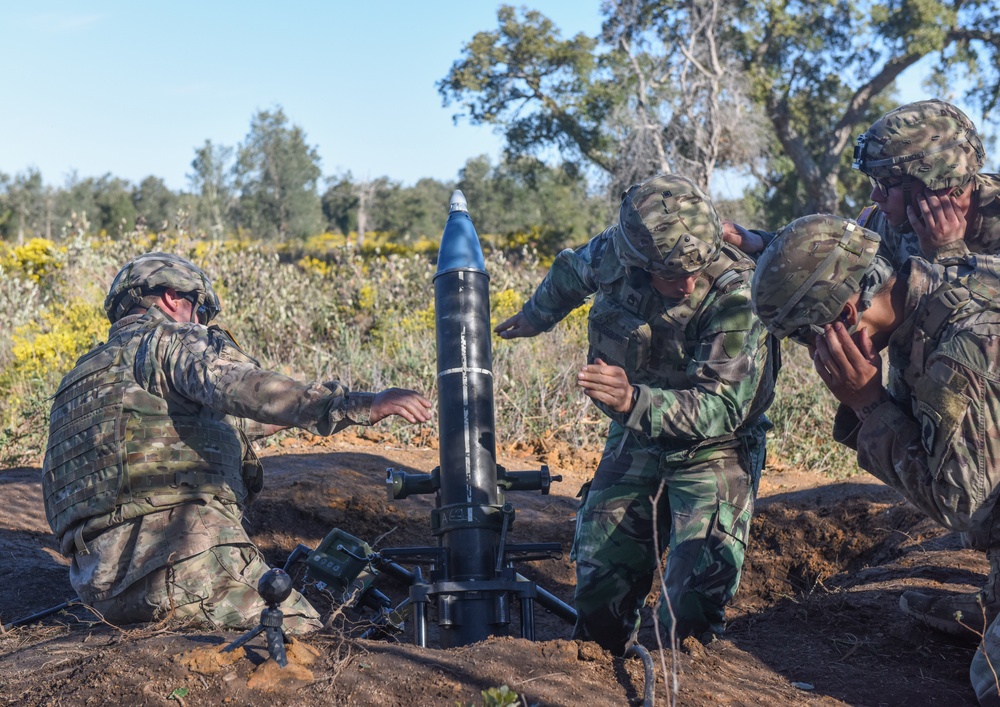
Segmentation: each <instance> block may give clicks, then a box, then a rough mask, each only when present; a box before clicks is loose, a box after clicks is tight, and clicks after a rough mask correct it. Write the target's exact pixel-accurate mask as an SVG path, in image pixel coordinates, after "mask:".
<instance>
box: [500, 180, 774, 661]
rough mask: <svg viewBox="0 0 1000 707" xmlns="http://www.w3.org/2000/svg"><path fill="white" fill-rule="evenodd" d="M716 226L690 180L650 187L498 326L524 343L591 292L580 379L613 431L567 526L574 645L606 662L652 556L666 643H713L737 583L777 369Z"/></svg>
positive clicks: (640, 593) (745, 279)
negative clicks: (593, 647)
mask: <svg viewBox="0 0 1000 707" xmlns="http://www.w3.org/2000/svg"><path fill="white" fill-rule="evenodd" d="M720 230H721V225H720V222H719V218H718V216H717V214H716V212H715V208H714V207H713V206H712V204H711V202H710V201H709V200H708V198H707V197H706V196H705V195H704V194H703V193H702V192H701V190H700V189H698V187H696V186H695V185H694V184H693V183H692V182H691V181H690V180H688V179H686V178H684V177H679V176H676V175H669V174H667V175H659V176H657V177H654V178H652V179H649V180H647V181H646V182H644V183H642V184H640V185H637V186H634V187H632V188H631V189H630V190H629V191H628V192H627V193H626V194H625V195H624V197H623V199H622V203H621V209H620V213H619V220H618V222H617V223H616V224H614V225H613V226H611V227H610V228H608V229H607V230H606V231H604V232H603V233H601V234H600V235H598V236H596V237H594V238H593V239H592V240H591V241H590V242H589V243H587V244H586V245H584V246H582V247H580V248H578V249H576V250H564V251H563V252H562V253H560V254H559V255H558V256H557V257H556V260H555V262H554V263H553V265H552V268H551V270H550V271H549V273H548V275H547V276H546V277H545V280H544V281H543V282H542V283H541V285H539V287H538V289H537V290H536V291H535V293H534V295H533V296H532V298H531V300H530V301H529V302H528V303H527V304H525V306H524V308H523V309H522V311H521V312H519V313H518V314H516V315H515V316H514V317H511V318H510V319H508V320H507V321H505V322H503V323H501V324H500V325H499V326H498V327H497V329H496V331H497V332H498V333H499V334H500V336H502V337H503V338H516V337H521V336H534V335H536V334H538V333H540V332H543V331H548V330H550V329H551V328H552V327H554V326H555V325H556V324H557V323H558V322H559V321H560V320H561V319H563V318H564V317H565V316H566V315H567V314H569V312H570V311H571V310H573V309H574V308H576V307H579V306H580V305H582V304H583V303H584V301H585V300H586V299H587V298H588V297H590V296H592V295H593V296H594V300H593V305H592V307H591V310H590V319H589V336H590V351H589V354H588V364H587V365H586V366H584V367H583V368H582V369H581V372H580V374H579V376H578V380H579V384H580V386H581V387H582V388H583V389H584V392H585V393H586V394H587V395H588V396H590V397H591V398H592V399H593V400H594V402H595V403H596V404H597V406H598V407H599V408H600V409H601V410H602V411H603V412H604V413H605V414H606V415H608V417H610V418H611V427H610V431H609V433H608V439H607V443H606V445H605V449H604V456H603V458H602V459H601V462H600V464H599V465H598V468H597V471H596V473H595V475H594V478H593V480H592V481H591V482H590V483H589V484H588V485H587V486H589V490H588V489H587V486H585V488H584V492H583V496H584V498H583V502H582V504H581V507H580V510H579V513H578V517H577V532H576V538H575V542H574V559H575V560H576V563H577V588H576V595H575V605H576V609H577V612H578V615H579V619H578V621H577V625H576V629H575V636H576V637H578V638H584V639H589V640H595V641H597V642H598V643H600V644H601V645H603V646H604V647H605V648H608V649H609V650H611V651H613V652H615V653H617V654H622V653H623V652H624V651H625V649H626V646H627V643H628V641H629V640H630V639H631V638H632V637H633V635H634V633H635V631H636V629H637V627H638V622H639V609H640V607H641V606H642V605H643V603H644V601H645V598H646V596H647V595H648V593H649V590H650V587H651V584H652V581H653V579H654V576H655V572H656V568H657V564H658V562H659V560H660V558H661V557H662V550H663V548H665V547H668V546H669V552H668V554H667V560H666V568H665V569H666V572H665V574H666V580H665V581H666V592H665V598H664V600H662V601H661V602H660V606H659V617H660V623H661V628H662V630H663V631H664V635H665V638H666V639H667V640H669V639H670V631H671V628H673V630H674V636H675V637H676V638H677V639H678V640H679V639H682V638H684V637H685V636H689V635H694V636H696V637H698V638H699V639H701V640H703V641H708V640H711V639H712V637H714V636H716V635H718V634H721V633H722V632H723V630H724V628H725V606H726V604H727V602H729V600H730V599H732V597H733V595H734V594H735V592H736V589H737V586H738V585H739V580H740V571H741V568H742V565H743V558H744V553H745V550H746V542H747V536H748V533H749V529H750V518H751V515H752V513H753V505H754V499H755V497H756V492H757V485H758V482H759V479H760V472H761V469H762V467H763V465H764V434H765V431H766V430H767V429H769V428H770V423H769V422H768V420H767V418H766V417H765V415H764V412H765V410H766V409H767V407H768V405H770V403H771V400H772V398H773V391H774V376H775V373H776V368H777V363H776V361H774V360H773V359H772V357H771V347H770V345H769V343H770V341H771V339H770V337H769V336H768V335H767V332H766V331H765V330H764V327H763V326H762V325H761V323H760V321H759V320H758V319H757V318H756V317H755V316H754V314H753V312H752V311H751V307H750V302H749V280H750V277H751V273H752V272H753V263H752V262H751V261H750V260H749V259H747V258H746V257H744V256H743V255H742V254H741V253H739V252H738V251H736V250H735V249H731V248H729V247H728V246H723V245H722V242H721V237H720ZM658 493H659V494H660V495H659V497H658V502H657V503H656V505H655V507H654V504H653V503H652V502H651V500H650V499H651V497H654V496H657V494H658ZM657 542H658V545H657V544H656V543H657Z"/></svg>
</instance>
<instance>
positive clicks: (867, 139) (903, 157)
mask: <svg viewBox="0 0 1000 707" xmlns="http://www.w3.org/2000/svg"><path fill="white" fill-rule="evenodd" d="M985 159H986V151H985V150H984V149H983V143H982V141H981V140H980V139H979V133H978V132H976V126H975V125H974V124H973V122H972V121H971V120H969V117H968V116H967V115H966V114H965V113H963V112H962V111H960V110H959V109H958V108H956V107H955V106H953V105H951V104H950V103H945V102H944V101H940V100H937V99H934V100H929V101H917V102H916V103H908V104H906V105H905V106H900V107H899V108H896V109H895V110H891V111H889V112H888V113H886V114H885V115H883V116H882V117H881V118H879V119H878V120H876V121H875V123H874V124H873V125H872V126H871V127H870V128H868V130H867V131H865V132H863V133H862V134H861V135H860V136H858V142H857V145H856V146H855V148H854V162H853V163H852V165H851V166H852V167H854V169H857V170H860V171H861V172H862V173H864V174H866V175H868V178H869V179H871V180H872V186H878V185H879V184H881V185H891V184H894V183H899V182H900V181H904V182H905V179H904V177H912V178H914V179H918V180H920V181H921V182H922V183H923V184H924V185H925V186H926V187H927V188H928V189H947V188H954V187H963V186H965V185H966V184H968V183H969V182H971V181H972V178H973V176H975V174H976V173H977V172H979V170H980V169H982V167H983V161H984V160H985ZM880 188H881V189H883V194H885V193H886V191H885V189H884V187H880Z"/></svg>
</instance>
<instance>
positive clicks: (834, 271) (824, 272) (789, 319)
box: [750, 214, 887, 343]
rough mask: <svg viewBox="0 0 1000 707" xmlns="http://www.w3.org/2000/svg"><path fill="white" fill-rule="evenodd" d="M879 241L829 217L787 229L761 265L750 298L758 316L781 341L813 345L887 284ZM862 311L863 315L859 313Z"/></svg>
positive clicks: (817, 217)
mask: <svg viewBox="0 0 1000 707" xmlns="http://www.w3.org/2000/svg"><path fill="white" fill-rule="evenodd" d="M880 240H881V239H880V238H879V235H878V234H877V233H875V232H873V231H869V230H868V229H866V228H862V227H861V226H859V225H857V224H856V223H855V222H853V221H849V220H847V219H844V218H840V217H838V216H830V215H828V214H815V215H812V216H803V217H802V218H799V219H796V220H795V221H792V222H791V223H790V224H788V225H787V226H785V227H784V228H783V229H781V230H780V231H779V232H778V234H777V236H775V238H774V241H772V242H771V244H770V245H769V246H768V247H767V248H766V249H765V250H764V252H763V253H762V254H761V256H760V259H759V260H758V262H757V269H756V271H755V272H754V277H753V283H752V285H751V290H750V293H751V294H750V296H751V298H752V300H753V305H754V311H756V312H757V316H759V317H760V319H761V321H762V322H763V323H764V326H766V327H767V329H768V331H770V332H771V333H772V334H774V335H775V336H777V337H778V338H779V339H784V338H788V337H790V338H792V339H793V340H795V341H797V342H799V343H808V342H809V340H811V338H812V336H811V334H812V333H821V332H822V331H823V329H822V327H823V325H824V324H829V323H831V322H833V321H835V320H836V319H837V317H838V316H839V315H840V313H841V311H842V310H843V308H844V304H845V303H846V302H847V301H848V300H849V299H850V298H851V296H852V295H854V294H855V293H856V292H862V293H863V294H864V292H865V291H867V292H868V294H869V297H868V302H870V294H871V291H872V290H873V289H874V288H877V287H879V286H880V285H881V284H882V283H883V282H884V281H885V278H886V272H887V271H886V270H885V269H883V268H882V267H880V266H881V265H882V264H883V263H884V261H882V260H881V258H876V256H875V253H876V251H877V250H878V245H879V241H880ZM859 309H863V308H862V307H859Z"/></svg>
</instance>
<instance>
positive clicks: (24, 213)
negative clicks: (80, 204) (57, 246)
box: [4, 167, 51, 243]
mask: <svg viewBox="0 0 1000 707" xmlns="http://www.w3.org/2000/svg"><path fill="white" fill-rule="evenodd" d="M5 202H6V211H7V216H6V218H5V229H4V231H5V234H6V237H7V238H15V239H16V240H17V242H18V243H23V242H24V239H25V238H26V237H29V236H50V235H51V228H50V224H51V206H50V204H51V198H50V197H49V196H48V195H47V192H46V187H45V184H44V182H43V181H42V173H41V172H39V171H38V170H37V169H36V168H34V167H32V168H29V169H27V170H25V171H24V172H19V173H18V174H16V175H14V178H13V179H12V180H10V181H9V182H8V183H7V187H6V198H5Z"/></svg>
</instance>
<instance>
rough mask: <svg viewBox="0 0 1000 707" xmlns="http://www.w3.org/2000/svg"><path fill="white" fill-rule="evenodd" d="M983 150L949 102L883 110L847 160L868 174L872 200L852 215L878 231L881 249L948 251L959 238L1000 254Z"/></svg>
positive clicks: (999, 202)
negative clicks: (855, 215)
mask: <svg viewBox="0 0 1000 707" xmlns="http://www.w3.org/2000/svg"><path fill="white" fill-rule="evenodd" d="M985 158H986V152H985V150H984V149H983V143H982V141H981V140H980V139H979V133H978V132H976V126H975V125H974V124H973V123H972V121H971V120H969V118H968V116H967V115H965V113H963V112H962V111H960V110H959V109H958V108H956V107H955V106H953V105H951V104H950V103H945V102H943V101H939V100H930V101H919V102H917V103H910V104H907V105H905V106H901V107H900V108H896V109H895V110H892V111H889V112H888V113H886V114H885V115H884V116H882V117H881V118H879V119H878V120H877V121H875V123H874V124H873V125H872V126H871V127H870V128H868V130H866V131H865V132H864V133H862V134H861V135H860V136H859V137H858V142H857V146H856V147H855V148H854V162H853V163H852V166H853V167H854V169H857V170H859V171H860V172H862V173H863V174H865V175H867V176H868V180H869V181H870V182H871V185H872V191H871V199H872V201H873V202H875V203H874V205H873V206H869V207H867V208H865V209H864V210H863V211H862V212H861V214H860V215H859V216H858V218H857V221H858V223H859V224H861V225H862V226H864V227H865V228H867V229H869V230H872V231H875V232H876V233H878V234H879V235H880V236H882V244H881V245H880V246H879V255H881V256H882V257H883V258H885V259H886V260H888V261H889V262H890V263H892V265H893V267H894V268H895V269H899V268H900V267H902V266H903V263H904V262H905V261H906V259H907V258H909V257H910V256H913V255H923V257H925V258H927V259H928V260H935V259H937V258H938V257H946V254H941V255H940V256H939V255H938V253H937V251H938V249H939V248H940V247H941V246H942V245H944V244H947V243H954V242H956V241H958V240H961V239H964V240H965V244H966V247H967V248H968V249H969V250H970V251H972V252H973V253H988V254H990V255H995V254H997V253H1000V175H996V174H980V170H981V169H982V167H983V161H984V160H985Z"/></svg>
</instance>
